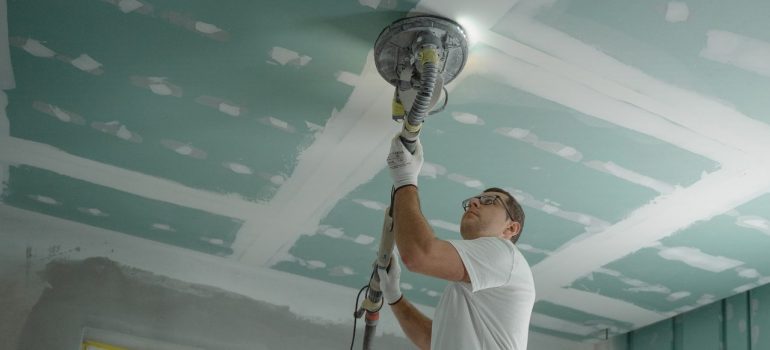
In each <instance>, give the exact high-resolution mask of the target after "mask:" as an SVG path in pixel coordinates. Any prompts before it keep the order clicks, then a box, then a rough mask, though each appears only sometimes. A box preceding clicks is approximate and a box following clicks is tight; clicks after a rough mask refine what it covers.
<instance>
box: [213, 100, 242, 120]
mask: <svg viewBox="0 0 770 350" xmlns="http://www.w3.org/2000/svg"><path fill="white" fill-rule="evenodd" d="M217 108H218V109H219V111H220V112H222V113H224V114H229V115H231V116H233V117H238V116H240V115H241V107H239V106H233V105H231V104H228V103H225V102H222V103H220V104H219V105H218V106H217Z"/></svg>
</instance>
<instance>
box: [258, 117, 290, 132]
mask: <svg viewBox="0 0 770 350" xmlns="http://www.w3.org/2000/svg"><path fill="white" fill-rule="evenodd" d="M259 121H260V122H261V123H262V124H265V125H269V126H272V127H274V128H276V129H278V130H281V131H285V132H288V133H293V132H295V131H296V130H295V129H294V127H293V126H291V125H289V123H287V122H286V121H284V120H281V119H278V118H275V117H269V116H268V117H264V118H262V119H260V120H259Z"/></svg>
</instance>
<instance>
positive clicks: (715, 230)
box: [661, 196, 770, 297]
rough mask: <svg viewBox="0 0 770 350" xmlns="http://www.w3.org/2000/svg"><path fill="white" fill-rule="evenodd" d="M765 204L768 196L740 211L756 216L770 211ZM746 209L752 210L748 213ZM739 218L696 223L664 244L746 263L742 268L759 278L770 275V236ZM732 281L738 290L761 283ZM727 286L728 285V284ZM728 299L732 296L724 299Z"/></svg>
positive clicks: (752, 280) (747, 280)
mask: <svg viewBox="0 0 770 350" xmlns="http://www.w3.org/2000/svg"><path fill="white" fill-rule="evenodd" d="M765 204H770V202H768V201H767V196H764V197H760V198H758V199H755V200H754V201H751V202H749V203H747V204H745V205H744V206H741V207H738V208H736V209H737V210H738V211H739V212H741V213H743V212H746V214H755V215H756V214H761V213H763V212H766V210H767V209H766V208H768V207H764V208H765V209H763V207H762V206H764V205H765ZM744 207H745V208H752V209H751V210H748V209H746V210H745V209H743V208H744ZM739 218H740V217H735V216H731V215H719V216H716V217H714V218H712V219H711V220H708V221H701V222H696V223H695V224H693V225H692V226H690V227H688V228H686V229H684V230H682V231H679V232H677V233H676V234H674V235H671V236H669V237H667V238H665V239H663V240H662V241H661V243H662V244H663V245H664V246H666V247H679V246H684V247H691V248H696V249H699V250H700V251H702V252H703V253H706V254H709V255H712V256H723V257H725V258H729V259H733V260H735V261H740V262H743V263H744V264H743V265H741V268H752V269H755V270H757V272H758V273H759V275H764V276H767V275H770V263H769V262H770V260H768V255H767V249H766V248H765V247H768V246H770V235H768V234H767V233H765V232H763V231H762V230H761V229H756V228H749V227H741V226H739V225H738V223H739V222H740V221H739ZM726 239H727V240H726ZM725 272H728V271H725ZM738 272H739V271H733V274H734V275H736V276H739V274H738ZM730 280H731V281H733V282H732V283H734V287H738V286H741V285H743V284H746V283H749V282H756V281H757V280H756V279H755V278H746V277H740V276H739V277H738V279H735V278H732V277H731V278H730ZM723 282H724V283H727V282H728V281H727V280H725V281H723ZM709 283H711V282H709ZM726 296H728V295H722V296H721V297H726Z"/></svg>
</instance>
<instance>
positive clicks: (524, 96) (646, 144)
mask: <svg viewBox="0 0 770 350" xmlns="http://www.w3.org/2000/svg"><path fill="white" fill-rule="evenodd" d="M473 50H474V51H473V53H474V54H478V55H482V54H484V53H485V51H488V50H494V49H490V48H488V47H486V46H483V45H477V46H475V47H474V49H473ZM450 95H451V96H450V97H451V103H450V104H449V106H448V107H447V111H448V112H442V113H441V114H439V115H438V116H436V117H429V119H428V121H429V122H430V124H429V125H430V128H431V129H432V128H433V127H434V124H441V125H445V124H449V123H454V122H455V121H454V120H453V116H452V112H467V113H472V114H475V115H478V116H479V117H480V118H482V119H483V121H484V123H485V124H484V125H481V126H476V125H466V128H465V129H464V130H465V131H467V130H472V129H474V128H476V129H488V131H492V130H494V129H496V128H498V127H511V128H521V129H527V130H530V131H531V132H532V133H534V134H535V135H537V137H538V138H539V139H540V140H542V141H550V142H559V143H561V144H564V145H566V146H571V147H573V148H575V149H576V150H578V151H580V152H581V153H582V154H583V159H582V161H589V160H603V161H615V162H619V165H621V166H625V167H628V168H630V169H631V170H633V171H636V172H638V173H641V174H645V175H647V176H650V177H652V178H654V179H658V180H660V181H664V182H666V183H669V184H672V185H680V186H689V185H691V184H693V183H695V182H696V181H698V180H700V178H701V176H702V173H703V172H711V171H714V170H716V169H718V168H719V164H717V163H716V162H714V161H713V160H710V159H707V158H704V157H702V156H700V155H697V154H693V153H690V152H688V151H686V150H683V149H681V148H678V147H675V146H672V145H670V144H668V143H666V142H663V141H661V140H659V139H656V138H654V137H651V136H648V135H645V134H642V133H640V132H637V131H634V130H629V129H625V128H623V127H619V126H617V125H615V124H610V123H608V122H605V121H603V120H601V119H598V118H596V117H594V116H591V115H585V114H582V113H580V112H578V111H576V110H573V109H571V108H569V107H566V106H563V105H561V104H558V103H556V102H553V101H550V100H547V99H545V98H543V97H540V96H536V95H533V94H530V93H528V92H526V91H522V90H518V89H516V88H513V87H511V86H507V85H504V84H501V83H498V82H495V81H491V80H489V79H488V78H485V77H481V76H476V75H470V76H468V77H466V78H465V79H463V80H462V83H461V84H459V85H457V86H456V88H455V89H454V90H453V91H452V93H451V94H450ZM430 118H433V119H430ZM436 128H439V129H442V130H443V128H442V127H440V126H436ZM426 130H429V129H428V128H426ZM492 136H495V137H501V136H500V135H497V134H494V135H492V134H489V135H487V136H485V138H492ZM457 137H458V141H459V140H465V139H470V137H467V136H463V134H460V135H457ZM510 141H511V142H515V143H513V144H512V146H511V147H508V148H506V149H507V152H511V157H510V158H511V159H512V160H514V161H516V162H519V160H520V159H522V154H521V153H533V152H534V153H537V152H541V153H542V152H543V151H541V150H539V149H537V148H535V147H533V146H531V145H529V144H527V143H524V142H520V141H515V140H513V139H511V140H510ZM467 146H468V147H472V145H467ZM661 154H665V155H666V157H661V156H660V155H661ZM519 168H520V169H522V170H524V169H525V168H523V167H519ZM514 175H515V174H514Z"/></svg>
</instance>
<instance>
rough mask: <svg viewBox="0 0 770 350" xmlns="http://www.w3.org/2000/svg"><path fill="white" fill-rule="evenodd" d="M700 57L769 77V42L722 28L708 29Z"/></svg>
mask: <svg viewBox="0 0 770 350" xmlns="http://www.w3.org/2000/svg"><path fill="white" fill-rule="evenodd" d="M707 35H708V37H707V40H706V47H705V48H704V49H703V50H702V51H701V52H700V55H701V57H703V58H706V59H709V60H712V61H716V62H720V63H724V64H730V65H733V66H736V67H738V68H741V69H745V70H747V71H750V72H754V73H757V74H761V75H764V76H766V77H770V43H767V42H764V41H761V40H757V39H754V38H749V37H746V36H743V35H740V34H735V33H731V32H728V31H723V30H709V31H708V34H707Z"/></svg>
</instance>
